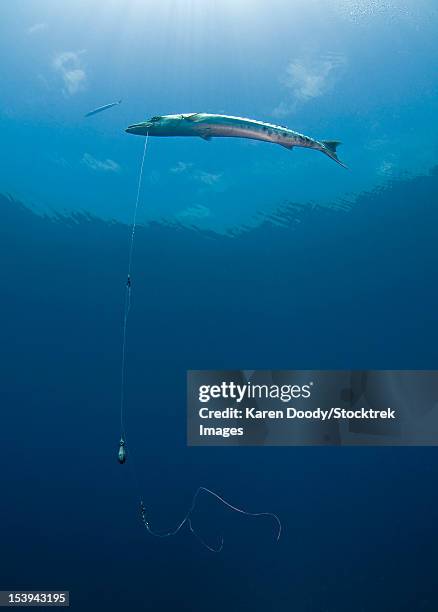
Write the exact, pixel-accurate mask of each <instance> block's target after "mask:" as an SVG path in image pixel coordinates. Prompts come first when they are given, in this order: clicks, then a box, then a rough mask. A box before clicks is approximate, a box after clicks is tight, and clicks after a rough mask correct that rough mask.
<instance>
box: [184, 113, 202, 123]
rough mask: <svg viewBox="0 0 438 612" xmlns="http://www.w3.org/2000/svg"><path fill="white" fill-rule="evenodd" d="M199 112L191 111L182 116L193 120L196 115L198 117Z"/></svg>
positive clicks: (187, 119)
mask: <svg viewBox="0 0 438 612" xmlns="http://www.w3.org/2000/svg"><path fill="white" fill-rule="evenodd" d="M198 115H199V113H190V114H189V115H182V118H183V119H185V120H186V121H193V119H194V118H195V117H197V116H198Z"/></svg>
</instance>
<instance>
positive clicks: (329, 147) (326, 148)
mask: <svg viewBox="0 0 438 612" xmlns="http://www.w3.org/2000/svg"><path fill="white" fill-rule="evenodd" d="M321 144H322V145H323V149H322V152H323V153H325V154H326V155H328V156H329V157H330V158H331V159H334V161H335V162H336V163H338V164H339V165H340V166H342V167H343V168H347V166H346V165H345V164H343V163H342V162H341V160H340V159H339V157H338V156H337V154H336V149H337V147H338V146H339V145H340V144H342V143H340V142H339V141H338V140H321Z"/></svg>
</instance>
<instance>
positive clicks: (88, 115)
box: [84, 100, 122, 117]
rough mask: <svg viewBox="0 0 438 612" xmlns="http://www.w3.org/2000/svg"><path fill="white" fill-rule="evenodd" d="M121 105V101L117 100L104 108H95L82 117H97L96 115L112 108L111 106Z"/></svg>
mask: <svg viewBox="0 0 438 612" xmlns="http://www.w3.org/2000/svg"><path fill="white" fill-rule="evenodd" d="M121 103H122V100H119V101H118V102H111V104H105V105H104V106H99V107H98V108H95V109H94V110H92V111H90V112H89V113H87V114H86V115H84V117H91V116H92V115H97V113H101V112H103V111H106V110H108V109H109V108H112V107H113V106H118V105H119V104H121Z"/></svg>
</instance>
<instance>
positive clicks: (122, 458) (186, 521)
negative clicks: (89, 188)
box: [117, 132, 282, 552]
mask: <svg viewBox="0 0 438 612" xmlns="http://www.w3.org/2000/svg"><path fill="white" fill-rule="evenodd" d="M148 140H149V132H147V133H146V138H145V143H144V149H143V157H142V160H141V165H140V173H139V177H138V185H137V197H136V200H135V207H134V214H133V219H132V226H131V235H130V240H129V257H128V273H127V280H126V285H125V298H124V308H123V322H122V358H121V376H120V442H119V450H118V454H117V459H118V461H119V463H120V464H123V463H125V462H126V430H125V384H126V347H127V330H128V319H129V313H130V310H131V294H132V280H131V273H132V260H133V253H134V242H135V230H136V226H137V214H138V209H139V204H140V195H141V187H142V181H143V169H144V164H145V159H146V151H147V146H148ZM130 455H131V456H132V452H130ZM132 467H133V475H134V479H135V482H136V485H137V488H138V489H139V490H140V487H139V482H138V478H137V474H136V471H135V465H134V464H133V466H132ZM200 493H206V494H207V495H211V496H212V497H214V498H215V499H217V500H218V501H219V502H220V503H222V504H223V505H224V506H225V507H226V508H229V509H230V510H232V511H233V512H238V513H239V514H243V515H245V516H250V517H263V516H264V517H270V518H271V519H273V520H274V521H275V523H276V526H277V534H276V540H277V541H278V540H279V539H280V535H281V531H282V526H281V522H280V519H279V518H278V516H277V515H276V514H274V513H272V512H248V511H247V510H242V508H238V507H237V506H233V505H232V504H230V503H229V502H228V501H226V500H225V499H224V498H223V497H221V496H220V495H218V494H217V493H215V492H214V491H212V490H211V489H207V488H206V487H199V488H198V489H197V490H196V492H195V494H194V496H193V499H192V503H191V505H190V508H189V509H188V511H187V513H186V514H185V516H184V517H183V519H182V521H181V522H180V523H178V524H177V526H176V527H175V528H174V529H170V530H168V531H164V532H158V531H154V530H153V529H152V528H151V526H150V525H149V521H148V519H147V516H146V506H145V505H144V503H143V500H142V499H140V515H141V520H142V523H143V525H144V526H145V527H146V530H147V532H148V533H149V534H150V535H152V536H154V537H157V538H168V537H171V536H174V535H176V534H177V533H178V532H179V531H180V530H181V529H182V528H183V527H184V526H185V525H187V527H188V529H189V531H190V532H191V533H192V534H193V535H194V536H195V537H196V538H197V539H198V540H199V541H200V543H201V544H202V545H203V546H204V547H205V548H207V549H208V550H210V551H211V552H220V551H221V550H222V548H223V545H224V538H223V536H221V538H220V541H219V544H218V545H217V546H211V545H210V544H208V543H207V542H206V541H205V540H204V539H203V538H202V537H201V536H200V535H199V534H198V533H197V531H196V529H195V528H194V527H193V523H192V514H193V512H194V510H195V508H196V503H197V501H198V497H199V495H200Z"/></svg>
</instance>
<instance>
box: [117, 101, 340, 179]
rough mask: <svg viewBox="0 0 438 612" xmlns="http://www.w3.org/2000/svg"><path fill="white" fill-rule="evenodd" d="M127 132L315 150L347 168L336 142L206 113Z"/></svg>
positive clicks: (165, 119)
mask: <svg viewBox="0 0 438 612" xmlns="http://www.w3.org/2000/svg"><path fill="white" fill-rule="evenodd" d="M126 132H128V134H138V135H140V136H146V135H147V134H149V136H200V137H201V138H203V139H204V140H210V139H211V138H213V137H216V136H222V137H234V138H252V139H253V140H264V141H266V142H273V143H275V144H279V145H281V146H282V147H286V149H292V148H293V147H305V148H308V149H315V150H316V151H321V152H322V153H325V155H328V156H329V157H330V158H331V159H333V160H334V161H335V162H337V163H338V164H340V165H341V166H343V167H344V168H346V167H347V166H346V165H345V164H343V163H342V162H341V161H340V160H339V159H338V156H337V155H336V147H337V146H338V145H339V144H341V143H340V142H338V141H337V140H315V139H314V138H309V136H304V134H299V133H298V132H294V131H293V130H290V129H289V128H287V127H282V126H281V125H274V124H272V123H265V122H264V121H256V120H255V119H245V118H243V117H231V116H228V115H210V114H207V113H188V114H183V115H163V116H159V117H152V118H151V119H149V120H148V121H144V122H143V123H136V124H134V125H130V126H129V127H128V128H127V129H126Z"/></svg>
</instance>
